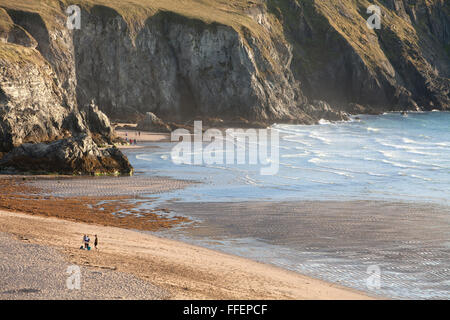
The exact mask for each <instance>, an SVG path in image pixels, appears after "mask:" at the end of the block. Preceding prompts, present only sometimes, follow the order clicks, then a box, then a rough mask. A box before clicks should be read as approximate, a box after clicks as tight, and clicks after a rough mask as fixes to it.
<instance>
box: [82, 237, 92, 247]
mask: <svg viewBox="0 0 450 320" xmlns="http://www.w3.org/2000/svg"><path fill="white" fill-rule="evenodd" d="M90 241H91V239H89V236H88V235H84V237H83V242H84V248H85V249H86V250H88V249H89V242H90Z"/></svg>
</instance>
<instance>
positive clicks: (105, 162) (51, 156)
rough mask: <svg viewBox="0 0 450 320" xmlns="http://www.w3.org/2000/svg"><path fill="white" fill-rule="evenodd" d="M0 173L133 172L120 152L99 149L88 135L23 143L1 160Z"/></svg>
mask: <svg viewBox="0 0 450 320" xmlns="http://www.w3.org/2000/svg"><path fill="white" fill-rule="evenodd" d="M0 170H2V171H11V170H12V171H20V172H31V173H60V174H70V175H72V174H77V175H79V174H83V175H102V174H114V175H117V174H122V175H130V174H132V172H133V168H132V167H131V165H130V163H129V162H128V159H127V158H126V157H125V156H124V155H123V154H122V153H121V152H120V151H119V150H118V149H117V148H115V147H114V148H109V149H103V150H101V149H99V148H98V147H97V145H96V144H95V143H94V141H93V140H92V139H91V138H90V137H89V136H88V135H79V136H77V137H72V138H67V139H61V140H58V141H54V142H50V143H37V144H33V143H24V144H22V145H21V146H20V147H17V148H14V149H13V150H12V151H11V152H9V153H8V154H6V155H5V156H4V157H3V158H2V159H1V160H0Z"/></svg>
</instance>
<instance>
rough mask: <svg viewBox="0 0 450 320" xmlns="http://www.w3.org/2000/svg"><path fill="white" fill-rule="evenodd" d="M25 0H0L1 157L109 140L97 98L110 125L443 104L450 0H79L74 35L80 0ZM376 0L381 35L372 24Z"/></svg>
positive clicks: (316, 115)
mask: <svg viewBox="0 0 450 320" xmlns="http://www.w3.org/2000/svg"><path fill="white" fill-rule="evenodd" d="M22 2H23V3H22ZM96 2H98V4H97V3H96ZM32 3H33V2H32V1H27V0H20V1H19V2H18V3H16V4H11V3H9V1H7V2H5V1H3V0H0V39H1V42H0V49H1V50H0V104H1V105H0V116H1V120H0V136H1V141H2V142H1V148H2V149H1V150H0V152H5V151H8V150H10V149H11V147H13V146H17V145H20V144H21V143H24V142H40V141H51V140H55V139H59V138H62V137H66V136H70V135H73V134H74V133H90V134H91V135H93V136H94V137H96V139H99V140H102V139H104V138H102V137H104V136H105V135H106V136H108V135H111V132H110V130H109V129H107V127H108V126H109V124H107V123H106V122H107V120H105V119H104V118H103V117H102V116H95V117H92V116H89V114H91V111H89V112H87V111H86V110H87V109H86V106H88V105H89V104H90V103H91V101H92V100H94V101H95V102H96V103H97V104H98V106H99V108H100V110H102V111H104V112H105V113H106V114H107V115H108V116H110V117H112V118H114V119H118V120H138V119H139V118H142V116H143V115H144V114H145V113H146V112H153V113H155V114H156V115H157V116H159V117H161V118H163V119H164V120H171V121H185V120H191V119H194V118H196V119H201V118H204V119H206V118H208V117H214V118H222V119H225V120H230V121H231V120H233V119H236V118H239V117H240V118H245V119H248V120H255V121H259V122H260V123H266V124H269V123H273V122H299V123H314V122H317V121H318V120H320V119H321V118H325V119H330V120H339V119H344V118H345V117H346V115H345V113H344V112H350V113H364V112H370V113H379V112H384V111H391V110H430V109H441V110H447V109H449V108H450V100H449V74H450V58H449V54H450V53H449V51H450V36H449V35H450V30H449V29H450V22H449V11H450V10H449V2H448V1H444V0H433V1H429V0H427V1H425V0H380V1H366V0H357V1H333V0H304V1H300V0H265V1H263V0H255V1H246V0H230V1H226V2H224V1H221V0H214V1H213V0H211V1H210V2H208V3H205V2H201V1H196V0H192V4H191V5H189V6H187V5H186V6H185V7H183V6H180V5H178V4H177V2H173V1H172V0H170V1H166V2H164V5H163V3H162V2H161V4H155V3H153V2H151V3H150V2H149V3H147V2H145V1H144V2H143V3H142V7H136V5H135V4H134V3H132V2H128V1H120V2H119V1H109V2H104V1H100V0H99V1H90V2H87V1H79V3H77V4H79V5H80V7H81V9H82V11H81V17H82V22H81V29H80V30H73V31H72V30H68V29H67V27H66V18H67V16H66V15H65V9H66V7H67V6H68V5H69V4H72V3H75V2H73V1H64V2H57V1H49V2H48V4H47V6H45V7H42V6H38V5H33V4H32ZM371 4H376V5H378V6H380V7H381V9H382V28H381V29H380V30H369V29H368V28H367V26H366V20H367V18H368V17H369V14H367V12H366V10H367V8H368V7H369V6H370V5H371ZM155 6H156V7H155ZM180 8H181V9H180ZM136 12H138V13H136ZM88 108H89V107H88ZM83 110H84V111H83ZM89 110H93V109H92V108H91V109H89ZM96 112H97V111H94V113H96ZM92 119H94V120H92ZM101 119H103V120H101ZM100 120H101V121H100ZM93 122H94V124H92V123H93ZM99 123H101V125H100V126H101V128H99ZM108 132H109V133H108ZM92 133H94V134H92ZM106 140H107V139H106Z"/></svg>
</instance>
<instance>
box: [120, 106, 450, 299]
mask: <svg viewBox="0 0 450 320" xmlns="http://www.w3.org/2000/svg"><path fill="white" fill-rule="evenodd" d="M268 132H269V136H270V134H271V133H272V132H276V134H277V136H278V137H279V140H278V145H277V148H278V149H277V150H278V154H277V159H275V160H274V159H272V160H271V161H277V168H278V170H277V172H276V173H275V174H273V175H263V174H261V164H249V163H245V164H237V163H230V164H226V163H212V164H207V163H205V162H203V163H197V164H187V163H185V164H180V163H179V161H174V160H175V159H174V155H173V150H174V146H175V145H176V144H177V143H175V142H167V143H161V142H158V143H146V144H145V145H146V146H148V147H149V148H144V149H130V150H127V151H126V154H127V156H128V158H129V160H130V162H131V163H132V165H133V166H134V167H135V169H136V174H137V175H149V176H164V177H171V178H174V179H185V180H191V181H194V182H195V183H193V184H192V185H190V186H189V187H187V188H185V189H182V190H178V191H174V192H170V193H167V194H162V195H161V196H160V197H159V198H158V199H157V200H156V201H154V199H152V201H150V200H149V204H148V205H151V206H169V207H171V208H172V209H173V211H174V213H175V214H177V215H185V216H188V217H190V218H191V219H192V221H193V223H191V224H188V225H186V226H182V227H179V228H175V229H172V230H168V231H163V232H159V233H158V235H160V236H164V237H170V238H173V239H178V240H182V241H186V242H189V243H193V244H197V245H201V246H205V247H208V248H212V249H215V250H220V251H223V252H227V253H231V254H237V255H240V256H244V257H247V258H250V259H253V260H257V261H261V262H264V263H270V264H274V265H277V266H279V267H282V268H286V269H289V270H293V271H297V272H300V273H302V274H305V275H310V276H313V277H316V278H320V279H323V280H326V281H330V282H333V283H338V284H341V285H344V286H348V287H351V288H355V289H358V290H362V291H364V292H366V293H368V294H370V295H373V296H379V297H387V298H392V299H449V298H450V209H449V208H450V113H449V112H409V113H407V114H401V113H386V114H383V115H359V116H354V117H352V119H351V120H350V121H345V122H328V121H324V120H322V121H320V123H319V124H317V125H292V124H274V125H272V126H271V127H270V128H268ZM223 139H224V140H226V139H227V137H226V136H224V138H223ZM251 144H252V142H251V141H248V144H247V145H248V148H247V152H252V148H258V147H261V146H260V145H258V143H256V145H255V143H253V146H252V145H251ZM206 145H208V143H204V147H205V146H206ZM224 145H225V144H224ZM195 152H198V150H195V149H193V150H192V154H193V156H194V153H195ZM227 152H230V150H223V153H224V154H226V153H227ZM269 153H270V149H269ZM224 158H225V157H224ZM311 230H313V231H314V232H312V231H311Z"/></svg>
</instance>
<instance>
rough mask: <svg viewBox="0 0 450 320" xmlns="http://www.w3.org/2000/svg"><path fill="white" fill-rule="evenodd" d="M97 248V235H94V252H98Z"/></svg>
mask: <svg viewBox="0 0 450 320" xmlns="http://www.w3.org/2000/svg"><path fill="white" fill-rule="evenodd" d="M97 246H98V238H97V235H95V239H94V247H95V250H98V248H97Z"/></svg>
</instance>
